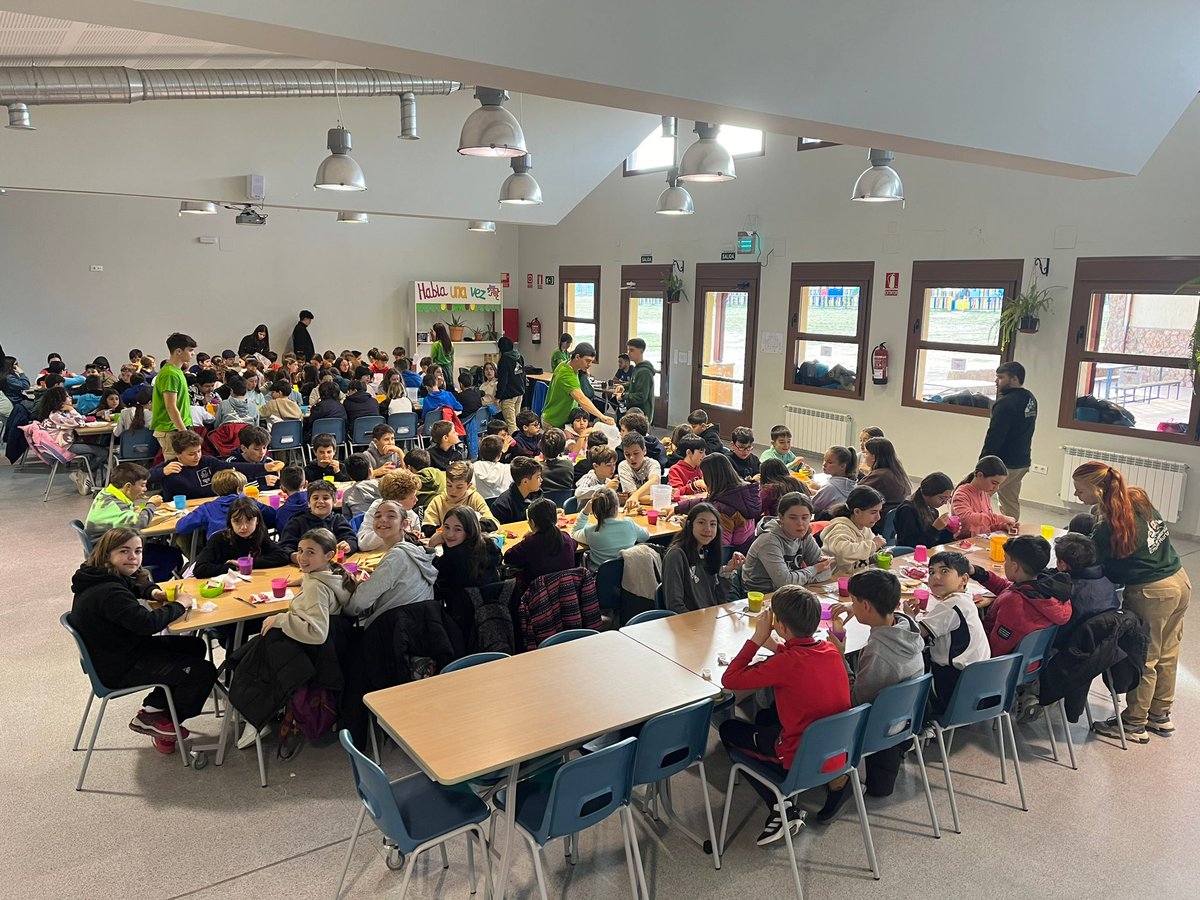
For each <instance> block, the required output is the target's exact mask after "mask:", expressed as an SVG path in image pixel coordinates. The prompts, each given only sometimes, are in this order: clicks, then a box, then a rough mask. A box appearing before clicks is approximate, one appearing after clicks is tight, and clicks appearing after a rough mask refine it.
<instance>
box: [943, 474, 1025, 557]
mask: <svg viewBox="0 0 1200 900" xmlns="http://www.w3.org/2000/svg"><path fill="white" fill-rule="evenodd" d="M1007 477H1008V467H1007V466H1005V465H1004V463H1003V462H1002V461H1001V460H1000V458H999V457H998V456H984V457H981V458H980V460H979V462H977V463H975V471H974V472H972V473H971V474H970V475H969V476H967V477H966V478H964V479H963V480H962V481H960V482H959V484H958V487H957V488H955V489H954V496H953V497H952V498H951V499H950V512H951V513H953V514H954V515H956V516H958V518H959V520H960V521H961V523H962V524H961V525H960V527H959V529H958V534H957V535H956V537H960V538H963V537H970V536H971V535H973V534H986V533H988V532H989V531H1008V530H1009V529H1011V528H1013V527H1015V526H1016V524H1017V520H1016V519H1014V518H1013V517H1012V516H1004V515H1001V514H1000V513H998V512H995V511H994V510H993V509H992V494H994V493H996V491H997V490H999V488H1000V485H1002V484H1003V483H1004V479H1005V478H1007Z"/></svg>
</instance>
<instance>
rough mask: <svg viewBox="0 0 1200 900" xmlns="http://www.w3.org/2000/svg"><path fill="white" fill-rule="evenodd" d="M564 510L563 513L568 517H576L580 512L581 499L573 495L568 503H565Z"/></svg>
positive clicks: (568, 499)
mask: <svg viewBox="0 0 1200 900" xmlns="http://www.w3.org/2000/svg"><path fill="white" fill-rule="evenodd" d="M562 508H563V512H564V513H566V514H567V515H568V516H573V515H575V513H577V512H579V498H578V497H576V496H575V495H574V494H572V495H571V496H570V497H568V498H567V500H566V502H565V503H563V507H562Z"/></svg>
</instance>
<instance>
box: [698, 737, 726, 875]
mask: <svg viewBox="0 0 1200 900" xmlns="http://www.w3.org/2000/svg"><path fill="white" fill-rule="evenodd" d="M700 793H701V795H702V796H703V797H704V818H705V820H706V821H707V822H708V839H709V840H710V841H711V842H712V858H713V868H714V869H719V868H721V854H720V852H719V851H718V850H717V828H716V825H715V824H713V814H712V800H711V799H710V798H709V796H708V775H707V774H705V772H704V760H700Z"/></svg>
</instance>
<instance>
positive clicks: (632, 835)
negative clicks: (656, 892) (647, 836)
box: [620, 806, 650, 900]
mask: <svg viewBox="0 0 1200 900" xmlns="http://www.w3.org/2000/svg"><path fill="white" fill-rule="evenodd" d="M620 816H621V817H622V819H623V820H624V822H625V825H626V827H627V828H628V829H629V844H630V846H632V847H633V863H634V868H635V869H636V872H637V880H638V884H639V885H641V888H642V896H643V897H645V898H646V900H650V889H649V888H647V887H646V870H645V869H644V868H643V867H642V850H641V848H640V847H639V846H638V839H637V832H636V831H635V830H634V827H633V813H631V812H630V811H629V807H628V806H623V807H621V812H620ZM633 896H634V897H635V898H636V897H637V896H638V894H637V891H634V893H633Z"/></svg>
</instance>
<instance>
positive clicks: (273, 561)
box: [192, 472, 289, 578]
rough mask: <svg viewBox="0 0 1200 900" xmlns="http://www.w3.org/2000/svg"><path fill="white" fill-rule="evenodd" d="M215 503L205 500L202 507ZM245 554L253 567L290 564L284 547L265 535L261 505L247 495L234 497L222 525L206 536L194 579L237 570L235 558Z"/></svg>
mask: <svg viewBox="0 0 1200 900" xmlns="http://www.w3.org/2000/svg"><path fill="white" fill-rule="evenodd" d="M219 474H221V475H223V474H225V473H223V472H222V473H219ZM215 503H216V501H213V503H206V504H205V506H213V505H214V504H215ZM200 508H201V509H203V508H204V507H200ZM269 508H270V507H268V509H269ZM245 556H248V557H250V559H252V560H253V561H254V568H256V569H275V568H278V567H280V566H286V565H288V563H289V559H288V555H287V553H286V552H285V551H284V549H283V548H282V547H280V546H279V545H278V544H277V543H275V542H274V541H273V540H271V539H270V538H269V537H267V522H266V518H265V516H264V515H263V508H262V506H261V505H260V504H259V503H257V502H255V501H254V500H252V499H251V498H249V497H236V496H235V497H234V498H233V502H232V503H231V504H229V510H228V512H227V513H226V514H225V526H224V527H223V528H222V529H221V530H220V531H218V532H216V533H215V534H213V535H211V536H210V537H209V539H208V543H206V544H205V545H204V549H203V550H201V551H200V553H199V555H197V557H196V565H195V566H194V567H193V569H192V575H193V576H194V577H196V578H215V577H216V576H218V575H224V574H225V573H226V572H229V571H232V570H235V569H237V567H238V564H237V561H238V560H239V559H241V558H242V557H245Z"/></svg>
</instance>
